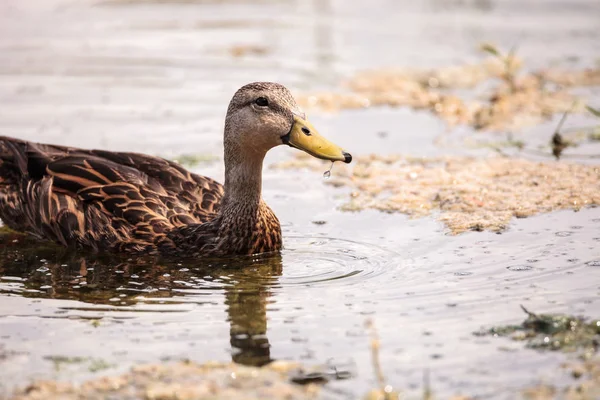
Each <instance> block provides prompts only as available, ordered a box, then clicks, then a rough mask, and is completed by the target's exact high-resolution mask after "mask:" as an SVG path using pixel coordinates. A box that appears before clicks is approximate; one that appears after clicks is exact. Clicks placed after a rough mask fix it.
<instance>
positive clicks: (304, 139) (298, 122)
mask: <svg viewBox="0 0 600 400" xmlns="http://www.w3.org/2000/svg"><path fill="white" fill-rule="evenodd" d="M282 139H283V143H284V144H288V145H290V146H292V147H295V148H297V149H299V150H302V151H305V152H307V153H308V154H310V155H311V156H313V157H317V158H320V159H322V160H329V161H343V162H345V163H349V162H351V161H352V156H351V155H350V154H349V153H346V152H345V151H344V150H342V148H341V147H339V146H338V145H336V144H334V143H331V142H330V141H329V140H327V139H325V138H324V137H323V136H321V135H320V134H319V132H317V130H316V129H315V127H314V126H313V125H312V124H311V123H310V122H308V121H307V120H305V119H304V118H302V117H299V116H297V115H294V125H292V129H291V130H290V132H289V133H288V134H287V135H285V136H284V137H283V138H282Z"/></svg>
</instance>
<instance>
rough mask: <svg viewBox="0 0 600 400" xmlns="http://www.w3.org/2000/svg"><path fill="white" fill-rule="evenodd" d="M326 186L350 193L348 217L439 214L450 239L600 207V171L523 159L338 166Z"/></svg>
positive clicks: (301, 161)
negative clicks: (372, 211) (354, 214)
mask: <svg viewBox="0 0 600 400" xmlns="http://www.w3.org/2000/svg"><path fill="white" fill-rule="evenodd" d="M274 167H275V168H310V169H314V170H320V169H321V168H323V163H322V162H320V161H318V160H313V159H311V158H310V157H308V156H304V155H303V154H299V155H297V156H296V157H295V158H294V159H292V160H289V161H284V162H281V163H278V164H275V165H274ZM327 184H329V185H333V186H336V187H347V188H349V189H350V191H351V193H350V195H349V199H348V200H347V201H346V202H345V203H343V204H342V206H341V209H342V210H345V211H360V210H365V209H375V210H380V211H384V212H399V213H404V214H408V215H410V216H412V217H422V216H426V215H429V214H431V213H432V212H434V211H440V215H439V219H440V220H441V221H442V222H444V223H445V224H446V225H447V226H448V228H450V230H451V231H452V232H453V233H461V232H464V231H468V230H476V231H482V230H491V231H502V230H504V229H506V227H507V226H508V225H509V223H510V220H511V219H512V218H514V217H517V218H524V217H528V216H531V215H535V214H539V213H543V212H550V211H556V210H560V209H573V210H579V209H581V208H582V207H587V206H593V205H598V204H600V167H598V166H593V165H580V164H571V163H567V162H564V161H560V162H534V161H529V160H525V159H519V158H508V157H499V156H498V157H492V158H488V159H480V158H471V157H439V158H410V157H406V156H401V155H376V154H371V155H367V156H362V157H357V158H356V162H355V163H354V166H353V167H350V166H346V165H343V166H340V168H339V169H338V170H337V173H336V174H335V177H334V178H333V179H330V180H328V181H327Z"/></svg>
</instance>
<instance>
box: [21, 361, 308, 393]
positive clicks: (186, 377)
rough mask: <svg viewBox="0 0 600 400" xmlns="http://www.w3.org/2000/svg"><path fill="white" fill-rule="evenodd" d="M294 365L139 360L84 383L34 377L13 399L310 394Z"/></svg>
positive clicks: (296, 366)
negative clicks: (297, 380) (292, 378)
mask: <svg viewBox="0 0 600 400" xmlns="http://www.w3.org/2000/svg"><path fill="white" fill-rule="evenodd" d="M297 369H298V365H297V364H294V363H286V362H274V363H271V364H269V365H267V366H265V367H262V368H256V367H246V366H242V365H237V364H221V363H206V364H195V363H191V362H179V363H173V364H166V365H155V364H151V365H141V366H136V367H133V368H132V369H131V371H130V372H128V373H126V374H124V375H120V376H112V377H102V378H98V379H94V380H91V381H88V382H86V383H84V384H82V385H73V384H71V383H63V382H57V381H42V382H36V383H33V384H32V385H30V386H28V387H27V388H25V389H23V390H21V391H20V392H18V393H16V394H15V396H14V397H13V398H14V399H15V400H37V399H39V400H42V399H43V400H52V399H61V400H63V399H64V400H75V399H83V398H85V399H90V400H95V399H98V400H100V399H106V398H118V399H122V400H128V399H131V400H133V399H149V400H150V399H178V400H186V399H189V400H192V399H194V400H202V399H217V398H219V399H225V398H228V399H229V398H235V399H241V400H254V399H256V400H259V399H286V400H287V399H289V400H293V399H312V398H315V397H317V395H318V392H319V387H318V386H317V385H315V384H307V385H303V386H301V385H296V384H293V383H290V382H289V377H288V374H289V373H290V372H292V371H296V370H297Z"/></svg>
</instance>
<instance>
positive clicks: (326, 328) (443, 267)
mask: <svg viewBox="0 0 600 400" xmlns="http://www.w3.org/2000/svg"><path fill="white" fill-rule="evenodd" d="M523 7H526V9H524V8H523ZM0 9H1V11H2V12H0V49H1V51H0V101H1V102H2V107H0V132H1V133H2V134H4V135H11V136H16V137H19V138H23V139H29V140H37V141H43V142H51V143H57V144H68V145H72V146H83V147H95V148H98V147H100V148H106V149H110V150H128V151H131V150H134V151H140V152H149V153H152V154H159V155H163V156H173V155H180V154H186V153H201V154H205V153H206V154H210V155H214V154H221V151H222V144H221V141H222V122H223V117H224V113H225V109H226V105H227V102H228V101H229V99H230V96H231V95H232V93H233V92H234V91H235V90H236V89H237V88H238V87H239V86H241V85H242V84H245V83H247V82H249V81H254V80H275V81H279V82H282V83H284V84H286V85H287V86H290V87H292V88H294V89H295V90H297V91H301V90H307V91H312V90H319V89H321V88H327V87H331V86H333V85H334V84H335V83H336V82H337V80H338V79H339V78H340V77H341V76H343V75H344V74H346V73H351V72H352V71H355V70H359V69H363V68H380V67H386V66H411V67H415V66H426V67H433V66H439V65H450V64H456V63H462V62H465V61H469V60H472V61H476V60H477V59H478V53H477V51H476V50H475V49H476V48H477V46H478V44H479V42H480V41H481V40H485V41H490V42H494V43H497V44H499V45H501V46H503V47H506V48H509V47H510V46H512V45H513V44H514V43H515V42H518V43H519V52H520V54H523V55H524V56H525V57H526V65H528V66H530V67H539V66H547V65H550V64H560V65H568V66H573V67H581V66H589V65H592V64H593V63H594V62H595V61H596V60H594V58H593V55H595V54H598V53H599V52H598V50H599V47H598V46H599V43H600V40H598V39H599V37H598V35H599V34H600V33H599V31H598V29H597V27H598V26H597V18H596V15H597V14H598V13H597V11H598V5H597V2H593V1H583V0H579V1H577V2H573V1H556V2H552V4H545V3H544V4H541V3H540V4H536V3H532V4H526V5H523V4H521V2H515V1H511V0H502V1H443V2H441V1H437V0H430V1H423V2H391V1H385V0H381V1H378V2H375V3H369V4H368V5H366V3H361V2H347V1H331V2H328V1H315V2H305V1H277V2H258V3H256V4H250V3H246V2H237V1H236V2H227V1H225V2H222V1H220V2H204V1H198V2H175V1H174V2H157V3H155V2H152V1H137V2H127V1H119V0H112V1H111V0H107V1H76V2H75V1H70V0H53V1H47V2H44V3H43V4H37V3H36V4H35V6H34V5H33V3H31V4H29V3H27V2H21V1H15V0H11V1H4V2H2V5H0ZM374 20H376V21H378V23H377V24H376V25H374V24H373V23H372V21H374ZM506 21H510V24H511V25H510V26H508V25H507V22H506ZM513 26H519V29H520V31H519V32H515V31H514V28H513ZM449 43H451V44H452V45H449ZM574 43H575V44H576V45H574ZM235 46H238V47H239V46H242V50H240V49H238V50H236V51H238V52H239V51H245V50H243V46H246V47H248V46H254V47H255V51H254V52H252V51H248V52H247V53H246V54H245V55H242V56H236V55H232V48H233V47H235ZM261 47H263V48H265V49H266V50H265V52H264V53H260V51H258V53H257V52H256V49H258V50H260V48H261ZM596 95H597V93H596ZM559 118H560V116H557V117H556V118H555V120H552V121H549V122H547V123H545V124H542V125H540V126H538V127H534V128H531V129H528V130H525V131H524V132H523V134H522V136H523V137H524V138H525V140H527V142H528V143H530V144H531V146H532V147H535V146H537V144H542V143H546V142H547V139H548V132H551V131H552V129H553V128H554V127H555V126H556V123H557V121H556V120H557V119H559ZM311 120H312V121H313V123H315V124H316V126H318V127H319V130H320V132H322V133H323V134H324V135H325V136H327V137H328V138H330V139H331V140H333V141H334V142H336V143H338V144H339V145H341V146H343V147H344V148H345V149H347V150H348V151H349V152H350V153H352V154H353V156H359V155H360V154H361V153H362V154H368V153H371V152H376V153H383V154H389V153H398V152H401V153H405V154H411V155H414V156H438V155H443V154H447V153H449V152H450V153H461V154H464V153H467V154H476V153H477V152H476V151H475V150H470V149H465V148H462V147H461V146H460V145H456V143H460V141H459V140H454V139H455V138H456V136H452V135H447V137H446V140H445V141H444V142H445V143H446V144H447V146H446V147H444V146H439V145H436V144H435V143H434V139H436V138H439V137H440V136H441V135H446V133H447V128H446V126H445V125H444V124H443V123H442V122H441V121H440V120H438V119H436V118H435V117H433V116H432V115H430V114H428V113H425V112H414V111H412V110H408V109H399V110H391V109H369V110H359V111H351V112H343V113H340V114H337V115H334V116H324V115H312V116H311ZM570 123H573V124H575V125H586V124H589V120H586V119H585V118H583V117H578V116H573V120H571V118H569V120H568V121H567V124H570ZM457 131H458V132H452V134H456V135H468V134H472V132H471V131H470V130H469V129H467V128H458V130H457ZM380 132H385V135H383V134H380V135H378V133H380ZM482 135H483V134H482ZM576 150H577V151H581V152H582V153H585V152H586V149H581V148H578V149H576ZM292 151H294V150H292V149H287V148H286V149H283V148H281V149H276V150H274V151H273V152H271V154H269V156H268V159H267V162H266V164H267V167H266V168H265V171H264V184H263V196H264V198H265V200H266V201H267V202H268V203H269V205H270V206H271V207H272V208H273V210H274V211H275V213H276V214H277V215H278V217H279V219H280V220H281V221H282V224H283V232H284V239H285V249H284V251H283V252H282V253H281V255H277V256H272V257H259V258H243V259H236V260H224V261H220V262H209V263H206V262H201V261H198V263H194V264H190V263H185V264H177V263H171V264H168V263H161V262H155V261H151V260H135V261H134V260H129V261H127V262H124V261H123V260H114V259H110V258H102V257H91V256H85V255H81V254H74V253H69V252H65V251H64V250H63V249H58V248H56V247H53V246H46V245H40V244H39V243H37V242H33V241H31V240H29V239H26V238H24V237H22V236H15V235H14V234H6V233H3V234H2V235H1V236H0V396H1V395H2V394H6V393H9V392H10V391H11V390H12V389H13V388H14V387H16V386H19V387H22V386H25V385H26V384H27V383H29V382H30V381H31V380H32V379H36V378H44V379H48V378H50V379H63V380H73V381H83V380H85V379H87V378H90V377H93V376H95V375H97V374H115V373H119V372H122V371H125V370H126V369H127V368H129V367H130V366H131V365H134V364H136V363H141V362H161V361H165V360H177V359H184V358H185V359H192V360H194V361H198V362H204V361H208V360H220V361H227V360H234V361H237V362H240V363H244V364H250V365H262V364H264V363H266V362H268V361H269V360H294V361H300V362H303V363H305V364H325V363H333V364H340V365H354V366H355V368H354V369H355V376H354V377H353V378H352V379H349V380H345V381H339V382H333V383H331V384H330V385H329V386H327V388H326V393H327V394H328V395H330V396H331V397H333V398H356V397H358V396H360V395H362V394H364V393H366V392H367V391H368V390H369V389H370V388H372V387H373V386H374V385H375V384H376V382H375V378H374V371H373V369H372V367H371V354H370V349H369V334H368V330H367V329H366V328H365V322H366V321H367V320H368V319H371V320H373V322H374V324H375V326H376V327H377V330H378V333H379V336H380V338H381V362H382V368H383V371H384V373H385V375H386V377H387V378H388V380H389V383H390V384H391V385H393V387H394V388H398V389H401V390H404V391H405V392H408V393H409V394H410V393H412V394H415V393H419V392H420V390H421V389H422V387H421V386H422V382H423V375H424V373H425V371H429V376H430V381H431V386H432V389H433V391H434V393H435V394H436V395H439V397H440V398H444V397H449V396H450V395H452V394H458V393H463V394H469V395H480V396H482V397H484V398H497V399H503V398H513V397H514V396H513V391H514V390H518V388H520V387H523V386H525V385H529V384H532V383H534V382H537V381H539V380H540V379H543V380H545V381H547V382H555V383H557V384H563V383H568V382H569V378H568V377H567V376H566V374H564V373H563V372H561V370H560V369H559V365H560V364H561V363H562V362H563V361H564V360H565V356H564V355H561V354H548V353H538V352H533V351H531V350H526V349H523V347H522V344H520V343H513V342H510V341H507V340H505V339H500V338H482V337H475V336H473V335H472V332H474V331H477V330H479V329H480V328H481V327H482V326H484V327H489V326H492V325H499V324H505V323H516V322H519V321H521V320H522V319H524V318H525V315H523V313H522V311H521V309H520V307H519V305H521V304H523V305H524V306H526V307H527V308H528V309H530V310H532V311H534V312H561V313H574V314H584V315H589V316H595V317H598V309H599V306H598V298H599V296H598V295H599V294H600V286H599V283H598V282H600V268H598V265H599V260H600V252H599V250H598V241H599V240H600V238H599V236H600V235H599V234H598V232H599V230H600V209H599V208H593V209H585V210H582V211H581V212H578V213H574V212H571V211H561V212H557V213H551V214H547V215H541V216H537V217H533V218H528V219H519V220H515V221H513V222H512V223H511V225H510V228H509V230H508V231H507V232H505V233H503V234H501V235H497V234H494V233H489V232H470V233H466V234H463V235H460V236H449V235H447V234H446V231H445V229H444V227H443V226H442V225H441V224H440V223H438V222H437V221H436V220H435V216H433V217H431V218H424V219H409V218H407V217H405V216H402V215H394V214H383V213H379V212H375V211H365V212H360V213H344V212H341V211H339V210H338V209H337V208H336V207H337V206H338V205H339V204H342V203H343V202H344V201H345V199H346V198H347V195H348V193H347V192H346V191H345V190H344V189H336V188H333V187H330V186H325V185H323V184H322V182H321V179H320V178H321V175H320V173H319V172H314V171H294V170H291V171H275V170H272V169H269V168H268V165H269V164H270V163H272V162H273V161H276V160H281V159H286V158H288V157H290V155H291V154H292V153H291V152H292ZM591 152H592V151H588V153H591ZM586 162H591V161H590V160H588V161H586ZM335 171H336V169H335V168H334V169H333V170H332V171H331V174H333V175H334V176H335ZM194 172H198V173H201V174H206V175H209V176H211V177H215V178H216V179H219V180H221V181H222V175H223V168H222V166H221V163H220V162H213V163H208V164H206V165H201V166H197V167H194ZM15 241H16V242H15ZM242 267H243V268H242ZM57 357H72V358H79V359H93V360H103V361H104V362H105V363H106V364H107V365H109V367H108V368H105V369H102V370H100V371H90V369H89V368H87V367H82V366H81V365H77V364H75V365H63V366H61V368H59V369H57V368H56V365H55V362H53V361H52V360H56V359H57Z"/></svg>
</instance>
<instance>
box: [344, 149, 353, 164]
mask: <svg viewBox="0 0 600 400" xmlns="http://www.w3.org/2000/svg"><path fill="white" fill-rule="evenodd" d="M343 154H344V162H345V163H346V164H350V162H352V154H350V153H346V152H344V153H343Z"/></svg>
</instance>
